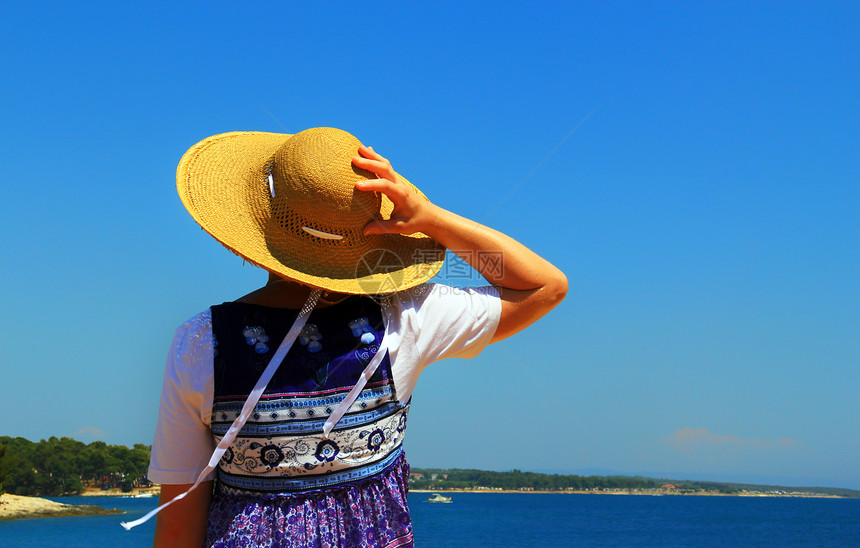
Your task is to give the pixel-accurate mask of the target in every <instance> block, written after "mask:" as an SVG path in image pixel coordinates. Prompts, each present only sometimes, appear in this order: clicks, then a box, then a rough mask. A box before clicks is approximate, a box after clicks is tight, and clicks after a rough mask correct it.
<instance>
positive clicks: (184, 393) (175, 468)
mask: <svg viewBox="0 0 860 548" xmlns="http://www.w3.org/2000/svg"><path fill="white" fill-rule="evenodd" d="M212 341H213V338H212V316H211V313H210V312H209V311H208V310H207V311H206V312H203V313H201V314H198V315H197V316H195V317H194V318H192V319H190V320H189V321H187V322H185V323H184V324H182V325H181V326H180V327H179V328H178V329H177V330H176V334H175V335H174V338H173V344H172V345H171V346H170V353H169V354H168V356H167V366H166V367H165V370H164V384H163V386H162V391H161V404H160V406H159V410H158V426H157V427H156V430H155V439H154V440H153V443H152V453H151V456H150V461H149V472H148V474H147V476H148V477H149V479H150V481H153V482H155V483H166V484H186V483H194V482H195V481H196V480H197V476H198V475H199V474H200V472H201V471H202V470H203V469H204V468H206V465H207V463H208V461H209V457H210V456H211V455H212V451H213V450H214V448H215V442H214V438H213V436H212V432H211V430H210V429H209V425H210V422H211V413H212V398H213V394H214V384H213V383H214V380H213V373H212V367H213V366H212V360H213V345H212Z"/></svg>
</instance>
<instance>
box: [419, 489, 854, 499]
mask: <svg viewBox="0 0 860 548" xmlns="http://www.w3.org/2000/svg"><path fill="white" fill-rule="evenodd" d="M409 492H410V493H446V494H451V493H515V494H523V495H634V496H652V497H655V496H657V497H659V496H663V495H669V496H687V497H780V498H805V499H847V498H851V497H845V496H841V495H827V494H824V493H809V492H805V491H786V492H784V493H770V492H764V491H749V492H740V493H720V492H717V491H698V492H681V491H671V490H664V491H660V490H643V489H608V490H596V491H595V490H589V491H582V490H564V491H546V490H535V489H409Z"/></svg>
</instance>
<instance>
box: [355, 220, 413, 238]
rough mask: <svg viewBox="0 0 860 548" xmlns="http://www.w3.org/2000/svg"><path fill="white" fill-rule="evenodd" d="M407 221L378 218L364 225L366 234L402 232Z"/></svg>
mask: <svg viewBox="0 0 860 548" xmlns="http://www.w3.org/2000/svg"><path fill="white" fill-rule="evenodd" d="M405 225H406V224H405V223H404V222H403V221H401V220H399V219H396V220H395V219H389V220H383V219H377V220H374V221H370V222H369V223H367V225H366V226H365V227H364V235H365V236H371V235H375V234H392V233H393V234H402V233H403V229H404V227H405Z"/></svg>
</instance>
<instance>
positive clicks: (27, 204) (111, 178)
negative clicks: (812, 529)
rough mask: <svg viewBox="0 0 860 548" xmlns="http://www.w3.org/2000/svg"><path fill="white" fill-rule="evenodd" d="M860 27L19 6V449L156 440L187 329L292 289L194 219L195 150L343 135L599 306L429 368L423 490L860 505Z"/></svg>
mask: <svg viewBox="0 0 860 548" xmlns="http://www.w3.org/2000/svg"><path fill="white" fill-rule="evenodd" d="M858 23H860V10H858V8H857V7H856V5H855V4H853V3H850V2H816V3H795V2H773V3H755V5H753V6H750V5H748V3H740V2H738V3H729V2H719V3H716V2H713V3H711V2H708V3H688V2H679V3H670V2H659V3H644V2H640V3H626V2H599V3H575V4H572V5H571V3H567V2H559V3H536V4H533V3H525V2H524V3H505V2H493V3H466V4H463V3H448V4H444V3H435V4H433V5H432V6H431V5H427V6H404V5H400V4H397V3H384V4H372V5H361V6H359V5H357V4H355V3H342V4H339V3H335V4H333V5H329V6H325V7H320V6H316V5H309V4H307V3H302V4H292V3H283V2H272V3H254V2H248V3H242V4H241V5H238V4H237V5H233V4H231V3H213V2H207V3H199V4H191V3H181V2H180V3H162V2H153V3H146V4H139V5H126V4H116V3H94V2H89V3H87V2H84V3H75V4H68V5H65V6H59V7H58V6H56V5H54V4H42V3H39V2H31V3H27V5H26V6H25V5H24V4H19V5H18V6H11V7H10V6H8V5H5V6H4V7H2V8H0V70H2V74H3V75H4V85H3V86H0V121H2V126H3V128H4V131H3V132H2V135H0V139H2V147H0V161H2V166H3V169H2V171H0V177H1V178H2V179H0V222H2V232H0V238H2V240H0V242H2V250H3V253H2V256H3V268H2V269H0V296H2V302H3V308H4V310H5V311H6V314H4V315H3V317H2V318H0V344H2V348H3V352H2V358H0V371H2V379H3V380H2V383H0V398H2V401H3V406H4V409H5V410H6V411H5V413H4V417H5V418H4V420H3V425H2V428H0V434H3V435H12V436H24V437H27V438H30V439H33V440H37V439H40V438H44V437H48V436H51V435H57V436H63V435H65V436H73V437H76V438H78V439H81V440H84V441H92V440H94V439H103V440H105V441H107V442H109V443H124V444H133V443H138V442H144V443H149V442H150V441H151V439H152V434H153V432H154V428H155V418H156V410H157V405H158V395H159V391H160V383H161V374H162V370H163V363H164V358H165V356H166V352H167V347H168V345H169V343H170V339H171V337H172V333H173V330H174V329H175V327H176V326H177V325H178V324H180V323H181V322H182V321H184V320H185V319H187V318H188V317H190V316H192V315H193V314H195V313H197V312H199V311H200V310H203V309H205V308H206V307H207V306H209V305H210V304H215V303H218V302H222V301H224V300H230V299H233V298H235V297H238V296H240V295H242V294H244V293H247V292H248V291H250V290H252V289H254V288H255V287H256V286H258V285H260V284H262V283H263V282H264V280H265V275H264V274H263V273H262V272H261V271H259V270H257V269H255V268H252V267H249V266H246V265H243V264H242V261H241V260H238V259H237V258H236V257H235V256H233V255H232V254H230V253H228V252H227V251H225V250H224V249H223V248H221V247H220V246H219V245H218V244H217V243H216V242H214V240H211V239H210V238H209V237H208V236H207V235H206V234H205V233H203V232H202V231H201V230H199V228H197V226H196V225H195V224H194V222H193V220H192V219H191V218H190V216H189V215H188V214H187V213H186V212H185V210H184V209H183V208H182V205H181V204H180V202H179V199H178V197H177V196H176V192H175V169H176V164H177V163H178V161H179V158H180V157H181V155H182V154H183V152H184V151H185V150H186V149H187V148H188V147H190V146H191V145H193V144H194V143H196V142H197V141H199V140H200V139H202V138H204V137H207V136H209V135H212V134H216V133H221V132H224V131H234V130H263V131H276V132H285V133H294V132H297V131H300V130H302V129H306V128H309V127H316V126H333V127H340V128H343V129H346V130H348V131H351V132H352V133H354V134H355V135H356V136H358V137H359V139H361V140H362V141H363V142H364V143H365V144H368V145H372V146H373V147H374V148H375V149H376V150H378V151H379V152H381V153H382V154H384V155H386V156H387V157H389V158H390V159H391V160H392V163H393V164H394V166H395V168H396V169H398V171H400V172H401V173H403V174H404V175H405V176H407V177H408V178H409V179H410V180H411V181H413V182H414V183H416V184H417V185H418V186H419V187H420V188H421V189H422V190H423V191H424V192H425V193H426V194H427V195H428V196H429V197H430V198H431V199H432V200H433V201H435V202H436V203H438V204H440V205H442V206H443V207H446V208H449V209H452V210H454V211H456V212H457V213H460V214H462V215H465V216H467V217H470V218H473V219H475V220H479V221H481V222H484V223H485V224H488V225H490V226H492V227H494V228H497V229H499V230H502V231H503V232H506V233H509V234H511V235H513V236H515V237H516V238H518V239H520V240H521V241H522V242H524V243H525V244H526V245H528V246H529V247H531V248H532V249H534V250H536V251H537V252H538V253H540V254H542V255H544V256H545V257H547V258H548V259H549V260H551V261H552V262H553V263H555V264H556V265H558V266H559V267H560V268H561V269H562V270H563V271H564V272H565V273H566V274H567V276H568V278H569V280H570V286H571V291H570V294H569V296H568V298H567V300H566V301H565V302H564V303H563V304H562V305H561V306H560V307H559V308H557V309H556V310H554V311H553V312H552V313H550V314H549V315H548V316H547V317H546V318H544V319H543V320H541V321H540V322H539V323H538V324H537V325H536V326H535V327H533V328H531V329H530V330H528V331H526V332H524V333H522V334H520V335H519V336H517V337H514V338H512V339H509V340H507V341H504V342H502V343H499V344H496V345H493V346H491V347H490V348H488V349H487V350H486V351H485V352H484V353H483V354H482V355H481V356H479V357H478V358H476V359H473V360H470V361H463V360H450V361H448V362H440V363H438V364H436V365H434V366H433V367H432V368H431V369H428V370H427V371H426V372H425V374H424V375H423V376H422V379H421V382H420V383H419V385H418V388H417V390H416V392H415V397H414V407H413V411H412V413H411V414H410V432H409V436H408V438H407V451H408V454H409V457H410V460H411V462H412V464H413V466H418V467H424V466H439V467H473V468H487V469H501V470H505V469H511V468H520V469H526V470H552V471H613V472H620V473H646V474H651V475H664V476H668V477H674V478H686V477H689V478H701V479H725V480H736V481H757V482H768V481H774V482H775V481H778V482H782V483H787V484H795V485H802V484H810V483H814V484H818V485H834V486H844V487H853V488H860V472H858V470H860V469H858V467H857V462H858V461H860V398H858V397H857V394H858V388H860V367H858V366H860V337H858V332H860V312H858V310H860V287H858V281H860V276H858V270H860V251H858V236H860V225H858V215H857V211H858V208H860V190H858V180H860V166H858V158H860V150H858V148H860V147H858V145H860V131H858V127H860V101H858V99H857V97H858V96H860V76H858V70H857V68H858V66H860V43H858V38H857V28H858ZM454 281H455V282H457V283H462V282H463V280H454ZM473 282H474V283H479V280H478V279H477V278H474V280H473Z"/></svg>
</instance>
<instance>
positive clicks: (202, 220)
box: [176, 131, 445, 294]
mask: <svg viewBox="0 0 860 548" xmlns="http://www.w3.org/2000/svg"><path fill="white" fill-rule="evenodd" d="M290 137H292V135H288V134H282V133H267V132H256V131H247V132H242V131H240V132H231V133H222V134H220V135H214V136H212V137H209V138H206V139H204V140H202V141H200V142H199V143H197V144H196V145H194V146H193V147H191V148H190V149H189V150H188V152H186V153H185V155H183V157H182V160H181V161H180V162H179V167H178V168H177V171H176V187H177V191H178V192H179V196H180V199H181V200H182V203H183V205H184V206H185V208H186V209H187V210H188V212H189V213H190V214H191V216H192V217H193V218H194V220H195V221H197V223H198V224H199V225H200V226H201V227H202V228H203V229H204V230H205V231H206V232H208V233H209V234H210V235H211V236H212V237H213V238H215V239H216V240H217V241H218V242H220V243H221V244H222V245H223V246H224V247H226V248H227V249H229V250H230V251H232V252H233V253H235V254H236V255H239V256H240V257H242V258H243V259H245V260H246V261H248V262H250V263H252V264H254V265H256V266H259V267H261V268H264V269H266V270H268V271H270V272H273V273H275V274H277V275H279V276H281V277H284V278H289V279H292V280H296V281H298V282H300V283H303V284H305V285H309V286H313V287H318V288H321V289H327V290H330V291H337V292H341V293H351V294H380V293H392V292H395V291H401V290H404V289H408V288H410V287H414V286H416V285H419V284H421V283H424V282H426V281H427V280H429V279H430V278H432V277H433V276H435V275H436V273H438V272H439V269H440V268H441V267H442V264H443V262H444V254H445V251H444V248H443V247H442V246H441V245H439V244H438V243H437V242H436V241H435V240H433V239H432V238H429V237H428V236H426V235H424V234H420V233H418V234H412V235H409V236H404V235H400V234H383V235H371V236H367V237H366V240H365V241H363V242H362V245H361V246H359V247H354V248H352V249H348V250H338V249H337V248H333V247H331V246H329V247H327V248H325V249H323V250H321V251H322V252H321V253H319V254H314V253H309V252H308V250H307V244H304V248H303V246H302V245H295V246H289V245H284V244H283V243H279V244H278V246H273V245H271V242H270V240H269V239H267V237H266V233H267V231H268V230H273V227H270V226H266V223H265V222H261V219H265V218H266V216H265V215H263V214H262V213H263V212H261V211H260V208H261V203H263V200H261V197H260V193H267V192H268V188H267V186H266V184H265V175H264V173H265V169H266V165H267V163H268V162H269V161H270V159H271V158H272V157H273V155H274V154H275V152H276V151H277V150H278V149H279V148H280V147H281V146H282V145H283V144H284V143H285V142H286V141H287V140H288V139H289V138H290ZM356 152H357V151H356ZM398 177H399V179H400V180H401V181H403V182H404V183H405V184H407V185H408V186H410V187H411V188H412V189H413V190H414V191H415V192H416V193H418V194H419V195H420V196H422V197H425V196H424V194H422V193H421V191H420V190H418V188H416V187H415V185H413V184H412V183H410V182H409V181H407V180H406V178H404V177H402V176H401V175H399V174H398ZM425 198H426V197H425ZM381 200H382V204H381V208H380V210H381V214H382V218H388V217H389V216H390V214H391V211H392V210H393V207H394V206H393V204H392V203H391V201H390V200H389V199H388V198H387V197H386V196H385V195H384V194H382V195H381Z"/></svg>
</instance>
